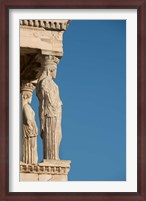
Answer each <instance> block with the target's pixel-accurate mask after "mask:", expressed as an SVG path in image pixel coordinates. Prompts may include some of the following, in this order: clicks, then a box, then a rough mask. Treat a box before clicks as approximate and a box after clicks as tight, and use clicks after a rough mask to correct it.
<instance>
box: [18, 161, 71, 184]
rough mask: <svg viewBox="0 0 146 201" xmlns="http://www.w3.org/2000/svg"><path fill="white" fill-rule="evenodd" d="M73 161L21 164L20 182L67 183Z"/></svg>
mask: <svg viewBox="0 0 146 201" xmlns="http://www.w3.org/2000/svg"><path fill="white" fill-rule="evenodd" d="M70 163H71V161H67V160H44V161H43V162H42V163H39V164H36V165H33V164H25V163H23V162H20V181H67V180H68V172H69V171H70Z"/></svg>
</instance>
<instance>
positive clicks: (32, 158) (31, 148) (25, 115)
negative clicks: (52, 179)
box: [21, 83, 38, 164]
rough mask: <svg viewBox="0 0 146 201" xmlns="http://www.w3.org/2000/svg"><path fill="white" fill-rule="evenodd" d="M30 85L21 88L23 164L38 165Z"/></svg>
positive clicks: (32, 88) (31, 85)
mask: <svg viewBox="0 0 146 201" xmlns="http://www.w3.org/2000/svg"><path fill="white" fill-rule="evenodd" d="M33 90H34V85H33V84H32V83H23V84H22V86H21V95H22V122H23V127H22V130H23V159H22V160H23V162H24V163H27V164H37V163H38V153H37V135H38V129H37V125H36V122H35V113H34V111H33V109H32V108H31V105H30V103H31V100H32V92H33Z"/></svg>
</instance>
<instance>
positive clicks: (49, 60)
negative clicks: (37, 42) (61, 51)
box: [42, 55, 60, 70]
mask: <svg viewBox="0 0 146 201" xmlns="http://www.w3.org/2000/svg"><path fill="white" fill-rule="evenodd" d="M59 61H60V60H59V58H57V57H55V56H52V55H43V56H42V67H43V69H44V70H54V69H56V68H57V64H58V63H59Z"/></svg>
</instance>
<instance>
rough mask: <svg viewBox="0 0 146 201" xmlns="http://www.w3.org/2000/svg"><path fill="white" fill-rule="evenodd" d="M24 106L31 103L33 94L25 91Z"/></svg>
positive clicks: (23, 93)
mask: <svg viewBox="0 0 146 201" xmlns="http://www.w3.org/2000/svg"><path fill="white" fill-rule="evenodd" d="M21 94H22V104H23V105H25V104H27V103H29V104H30V103H31V100H32V93H31V92H29V91H23V92H22V93H21Z"/></svg>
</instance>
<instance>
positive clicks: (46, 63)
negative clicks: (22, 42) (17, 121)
mask: <svg viewBox="0 0 146 201" xmlns="http://www.w3.org/2000/svg"><path fill="white" fill-rule="evenodd" d="M58 62H59V59H58V58H57V57H55V56H44V58H43V63H42V65H43V68H44V71H43V73H42V75H41V76H40V78H39V80H38V83H37V86H36V94H37V97H38V99H39V101H40V106H39V116H40V123H41V137H42V140H43V153H44V159H48V160H51V159H52V160H59V147H60V142H61V138H62V131H61V119H62V101H61V100H60V96H59V89H58V86H57V85H56V83H55V82H54V79H55V78H56V72H57V64H58Z"/></svg>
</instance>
